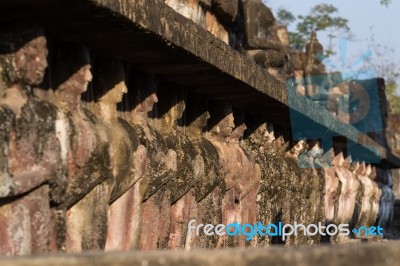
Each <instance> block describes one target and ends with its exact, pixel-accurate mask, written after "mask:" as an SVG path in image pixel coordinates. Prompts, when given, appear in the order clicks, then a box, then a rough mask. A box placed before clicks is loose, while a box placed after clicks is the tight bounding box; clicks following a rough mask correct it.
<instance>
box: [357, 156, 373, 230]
mask: <svg viewBox="0 0 400 266" xmlns="http://www.w3.org/2000/svg"><path fill="white" fill-rule="evenodd" d="M370 172H371V167H369V168H368V167H366V165H365V163H364V162H363V163H361V164H359V166H358V167H357V168H356V174H357V178H358V179H359V180H360V182H361V185H362V192H363V193H362V198H361V208H360V211H359V218H358V224H357V225H358V227H360V226H366V227H369V226H373V225H374V224H373V222H372V219H371V217H370V214H371V209H372V204H371V199H372V195H373V189H374V184H373V183H375V182H374V181H373V180H371V179H370V178H369V177H368V176H369V174H370Z"/></svg>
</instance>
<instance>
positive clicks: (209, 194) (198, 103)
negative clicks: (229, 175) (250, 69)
mask: <svg viewBox="0 0 400 266" xmlns="http://www.w3.org/2000/svg"><path fill="white" fill-rule="evenodd" d="M185 105H186V109H185V114H186V115H185V118H186V124H187V126H186V127H185V134H186V135H187V136H188V138H189V139H190V140H191V141H192V143H193V144H195V147H196V148H197V150H198V152H199V153H200V154H201V156H202V157H203V158H204V175H203V176H201V179H200V181H199V182H198V184H197V186H196V187H195V196H196V201H197V214H196V217H197V224H200V223H202V224H220V223H221V222H222V212H221V205H222V195H224V194H225V182H224V180H223V175H222V174H221V169H220V165H219V164H218V161H219V157H218V151H217V150H216V148H215V147H214V146H213V145H212V143H211V142H210V141H209V140H207V139H205V137H204V132H203V130H204V128H205V127H206V125H207V120H208V118H209V117H210V114H209V112H208V102H207V100H206V99H205V98H202V97H201V96H200V95H195V94H189V95H188V96H187V98H186V101H185ZM191 236H192V237H191V238H187V239H186V244H185V247H186V249H192V248H195V247H198V248H215V247H216V246H217V243H218V236H217V235H216V234H214V235H213V236H207V235H204V234H203V235H200V236H199V237H195V235H194V232H191Z"/></svg>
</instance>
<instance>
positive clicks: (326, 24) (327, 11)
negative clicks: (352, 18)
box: [277, 4, 350, 56]
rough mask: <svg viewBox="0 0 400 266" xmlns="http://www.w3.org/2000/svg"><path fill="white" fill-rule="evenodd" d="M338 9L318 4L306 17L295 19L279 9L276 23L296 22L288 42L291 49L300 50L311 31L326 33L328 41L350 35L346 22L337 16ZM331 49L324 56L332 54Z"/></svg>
mask: <svg viewBox="0 0 400 266" xmlns="http://www.w3.org/2000/svg"><path fill="white" fill-rule="evenodd" d="M337 13H338V9H337V8H336V7H335V6H333V5H330V4H318V5H316V6H314V7H313V8H311V10H310V12H309V14H308V15H306V16H302V15H300V16H297V18H296V17H295V16H294V15H293V14H292V13H291V12H290V11H288V10H285V9H279V10H278V12H277V18H278V23H281V24H284V25H289V24H291V23H293V22H295V21H296V20H297V24H296V31H294V32H292V31H289V41H290V43H291V46H292V49H295V50H302V49H303V48H304V46H305V45H306V43H307V42H308V40H309V38H310V35H311V32H312V31H313V30H318V31H326V32H328V36H329V39H330V41H332V40H333V39H334V38H336V37H339V36H344V35H346V34H347V36H348V35H349V34H350V28H349V27H348V25H347V23H348V20H347V19H345V18H343V17H341V16H338V15H337ZM330 48H331V47H328V49H327V50H326V55H327V56H329V55H330V54H332V53H333V51H332V49H330Z"/></svg>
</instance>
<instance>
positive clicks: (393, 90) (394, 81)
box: [362, 34, 400, 114]
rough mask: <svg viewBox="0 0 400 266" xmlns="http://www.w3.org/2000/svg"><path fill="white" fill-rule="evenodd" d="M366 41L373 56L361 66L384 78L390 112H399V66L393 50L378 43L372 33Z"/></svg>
mask: <svg viewBox="0 0 400 266" xmlns="http://www.w3.org/2000/svg"><path fill="white" fill-rule="evenodd" d="M366 42H367V43H368V48H369V49H371V51H372V52H373V56H371V57H368V58H367V59H366V60H365V61H364V64H363V66H362V68H363V69H373V70H374V71H375V72H376V74H377V76H378V77H382V78H384V79H385V82H386V88H385V92H386V97H387V100H388V101H389V104H390V109H391V112H392V113H395V114H400V96H399V94H398V93H397V89H398V85H399V84H400V67H399V66H398V64H397V63H395V62H394V61H393V60H394V59H395V58H396V53H395V50H394V49H392V48H390V47H389V46H387V45H382V44H380V43H378V42H377V41H376V39H375V36H374V35H373V34H371V35H370V37H369V39H368V40H366Z"/></svg>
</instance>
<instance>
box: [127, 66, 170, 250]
mask: <svg viewBox="0 0 400 266" xmlns="http://www.w3.org/2000/svg"><path fill="white" fill-rule="evenodd" d="M128 87H129V93H128V94H127V96H128V97H127V106H126V117H127V120H129V121H130V123H131V125H132V126H133V128H134V129H135V131H136V132H137V134H138V137H139V140H140V143H143V145H144V146H145V147H146V149H147V153H148V160H149V161H148V171H147V172H145V175H144V176H143V180H144V182H143V184H142V187H141V190H143V191H141V193H144V194H143V195H144V196H143V200H144V202H143V204H142V207H141V208H142V217H140V219H141V232H140V242H139V249H141V250H151V249H157V248H161V246H160V245H162V243H165V242H168V237H169V226H170V221H169V220H170V218H169V217H170V205H171V201H170V194H171V193H170V190H169V189H168V188H167V183H168V182H169V181H170V180H171V179H172V178H174V175H175V174H176V171H177V158H176V157H177V154H176V152H175V151H174V150H172V149H169V148H168V147H167V144H166V142H165V140H164V138H163V136H162V135H161V134H160V133H159V132H158V131H157V130H156V129H155V128H154V127H153V126H152V125H151V124H150V123H149V121H150V118H149V113H150V112H152V111H153V106H154V104H155V103H157V102H158V98H157V95H156V89H157V81H156V79H155V77H154V75H150V74H147V73H143V72H138V71H133V70H132V71H130V72H129V79H128Z"/></svg>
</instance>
